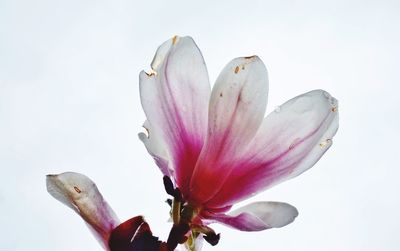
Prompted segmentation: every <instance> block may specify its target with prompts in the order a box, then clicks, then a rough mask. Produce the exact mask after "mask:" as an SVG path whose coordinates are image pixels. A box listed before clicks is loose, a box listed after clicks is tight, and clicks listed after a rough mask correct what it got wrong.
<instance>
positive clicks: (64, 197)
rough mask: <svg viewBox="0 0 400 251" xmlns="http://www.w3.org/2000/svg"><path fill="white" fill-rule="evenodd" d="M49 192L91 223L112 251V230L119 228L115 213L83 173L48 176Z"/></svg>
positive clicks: (101, 239)
mask: <svg viewBox="0 0 400 251" xmlns="http://www.w3.org/2000/svg"><path fill="white" fill-rule="evenodd" d="M46 185H47V191H48V192H49V193H50V194H51V195H52V196H53V197H54V198H55V199H57V200H59V201H60V202H62V203H63V204H65V205H66V206H68V207H70V208H71V209H72V210H74V211H75V212H76V213H77V214H79V215H80V216H81V217H82V219H83V220H84V221H85V222H86V223H87V224H88V226H89V228H90V229H91V230H92V231H93V233H94V234H95V236H96V237H97V238H98V240H99V241H100V242H101V243H102V245H103V247H104V249H106V250H109V247H108V239H109V237H110V234H111V231H112V230H113V229H114V228H115V227H117V226H118V225H119V223H120V222H119V220H118V218H117V216H116V215H115V213H114V211H113V210H112V209H111V207H110V206H109V205H108V203H107V202H106V201H105V200H104V199H103V196H102V195H101V194H100V192H99V190H98V189H97V186H96V184H95V183H93V181H91V180H90V179H89V178H88V177H86V176H85V175H83V174H80V173H73V172H66V173H62V174H58V175H47V177H46Z"/></svg>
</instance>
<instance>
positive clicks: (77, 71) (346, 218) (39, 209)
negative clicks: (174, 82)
mask: <svg viewBox="0 0 400 251" xmlns="http://www.w3.org/2000/svg"><path fill="white" fill-rule="evenodd" d="M399 14H400V2H399V1H396V0H394V1H366V0H364V1H361V0H360V1H349V0H345V1H330V2H329V3H328V1H318V0H316V1H296V0H291V1H262V0H259V1H232V0H229V1H211V0H210V1H204V0H203V1H177V0H168V1H162V0H160V1H128V0H127V1H109V2H106V1H75V0H72V1H54V0H47V1H42V0H39V1H29V0H2V1H1V2H0V170H1V174H0V250H7V251H27V250H29V251H53V250H57V251H70V250H77V251H79V250H82V251H97V250H101V248H100V245H99V244H98V243H97V241H96V240H95V239H94V238H93V236H92V235H91V233H90V232H89V230H88V229H87V228H86V226H85V225H84V223H83V222H82V220H81V219H80V218H79V217H78V216H77V215H75V214H74V212H72V210H70V209H69V208H67V207H65V206H64V205H62V204H61V203H59V202H58V201H56V200H54V199H53V198H52V197H51V196H50V195H48V194H47V192H46V188H45V175H46V174H48V173H60V172H64V171H76V172H81V173H84V174H86V175H88V176H89V177H91V178H92V179H93V180H94V181H95V182H96V183H97V185H98V187H99V189H100V190H101V191H102V193H103V195H104V196H105V197H106V199H107V200H108V202H109V203H110V204H111V206H112V207H113V208H114V210H115V211H116V213H117V214H118V215H119V217H120V218H121V219H123V220H125V219H128V218H130V217H132V216H135V215H138V214H143V215H145V216H146V219H147V221H148V222H149V223H150V225H151V227H152V230H153V232H154V233H155V234H156V235H159V236H160V237H161V238H162V239H166V236H167V234H168V231H169V228H170V227H171V225H170V223H167V219H168V206H167V204H165V203H164V200H165V199H166V198H167V196H166V194H165V192H164V190H163V187H162V175H161V173H160V172H159V170H158V168H157V167H156V166H155V164H154V162H153V160H152V159H151V158H150V156H149V155H148V154H147V152H146V150H145V148H144V146H143V145H142V143H141V142H140V141H139V140H138V138H137V133H138V132H140V131H141V130H142V129H141V125H142V123H143V121H144V120H145V116H144V113H143V111H142V108H141V105H140V100H139V92H138V89H139V88H138V74H139V72H140V71H141V70H142V69H144V70H147V69H149V68H150V66H149V65H150V62H151V60H152V58H153V55H154V53H155V51H156V49H157V47H158V46H159V45H160V44H161V43H162V42H163V41H165V40H167V39H169V38H170V37H172V36H173V35H190V36H192V37H193V38H194V40H195V41H196V43H197V44H198V46H199V47H200V49H201V50H202V53H203V55H204V57H205V61H206V63H207V66H208V70H209V74H210V80H211V82H214V80H215V79H216V77H217V75H218V74H219V72H220V70H221V69H222V68H223V67H224V65H225V64H226V63H227V62H228V61H230V60H231V59H232V58H234V57H238V56H246V55H254V54H256V55H258V56H259V57H260V58H261V59H262V60H263V61H264V63H265V64H266V66H267V68H268V70H269V76H270V94H269V106H268V111H267V112H269V111H272V110H273V109H274V107H276V106H277V105H279V104H281V103H283V102H285V101H286V100H288V99H290V98H292V97H294V96H296V95H298V94H301V93H304V92H307V91H309V90H312V89H325V90H327V91H329V92H330V93H331V94H332V95H333V96H334V97H336V98H337V99H338V100H339V102H340V103H339V112H340V128H339V131H338V133H337V135H336V137H335V138H334V143H333V146H332V147H331V149H330V150H329V151H328V152H327V153H326V154H325V155H324V156H323V158H322V159H321V160H320V161H319V162H318V163H317V164H316V165H315V166H314V167H313V168H312V169H311V170H310V171H307V172H306V173H304V174H302V175H301V176H299V177H297V178H295V179H293V180H290V181H287V182H285V183H283V184H280V185H278V186H276V187H274V188H272V189H270V190H268V191H266V192H264V193H262V194H260V195H258V196H257V197H256V198H251V199H249V200H248V201H246V203H248V202H251V201H256V200H272V201H283V202H288V203H290V204H292V205H294V206H296V207H297V209H298V210H299V213H300V214H299V216H298V218H297V219H296V220H295V222H294V223H292V224H291V225H289V226H287V227H285V228H281V229H273V230H267V231H264V232H259V233H243V232H238V231H236V230H232V229H229V228H226V227H223V226H221V225H215V226H214V228H215V229H216V231H218V232H221V233H222V238H221V241H220V244H218V246H216V247H214V248H212V247H210V246H208V245H207V244H205V245H204V249H203V250H205V251H211V250H254V251H256V250H260V251H264V250H270V251H276V250H279V251H280V250H307V251H309V250H316V251H317V250H325V251H330V250H332V251H334V250H335V251H336V250H350V251H354V250H362V251H367V250H398V247H399V246H400V236H399V233H400V220H399V217H398V215H399V212H400V196H399V191H400V182H399V176H400V171H399V168H400V167H399V163H400V157H399V156H400V153H399V142H400V137H399V132H398V130H399V129H400V118H399V116H400V106H399V104H398V102H399V95H400V94H399V91H400V88H399V84H400V77H399V65H400V64H399V58H400V47H399V45H400V32H399V31H400V15H399Z"/></svg>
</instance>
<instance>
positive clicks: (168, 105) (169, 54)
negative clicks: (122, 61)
mask: <svg viewBox="0 0 400 251" xmlns="http://www.w3.org/2000/svg"><path fill="white" fill-rule="evenodd" d="M151 67H152V72H151V73H149V74H148V73H145V72H144V71H142V72H141V73H140V97H141V102H142V106H143V109H144V111H145V113H146V116H147V120H148V121H149V123H150V124H151V125H152V131H150V132H149V137H151V136H152V133H153V131H154V132H155V134H157V135H159V137H160V139H159V140H160V141H162V142H163V143H162V144H164V145H165V146H166V147H167V149H166V151H167V153H168V156H170V158H171V159H170V161H171V163H170V165H171V167H172V168H173V169H174V170H175V176H176V177H175V179H176V182H177V185H178V186H179V187H180V188H181V190H182V191H183V192H184V193H185V192H186V191H187V190H188V189H187V188H188V183H189V181H190V178H191V175H192V171H193V168H194V166H195V163H196V161H197V158H198V155H199V153H200V151H201V148H202V146H203V143H204V138H205V135H206V129H207V127H206V126H207V105H208V100H209V95H210V85H209V81H208V73H207V69H206V66H205V63H204V60H203V56H202V55H201V52H200V50H199V49H198V48H197V46H196V44H195V43H194V41H193V40H192V39H191V38H190V37H174V38H172V39H170V40H168V41H166V42H165V43H163V44H162V45H161V46H160V47H159V48H158V50H157V53H156V55H155V57H154V59H153V62H152V64H151Z"/></svg>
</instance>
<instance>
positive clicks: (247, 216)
mask: <svg viewBox="0 0 400 251" xmlns="http://www.w3.org/2000/svg"><path fill="white" fill-rule="evenodd" d="M298 214H299V213H298V212H297V209H296V208H295V207H293V206H291V205H289V204H287V203H282V202H266V201H262V202H261V201H260V202H254V203H251V204H249V205H246V206H244V207H241V208H239V209H237V210H235V211H233V212H231V213H229V214H228V215H225V214H220V215H214V216H213V217H212V218H213V219H214V220H215V221H218V222H220V223H222V224H225V225H227V226H230V227H233V228H236V229H238V230H241V231H261V230H265V229H269V228H279V227H283V226H286V225H288V224H289V223H292V222H293V221H294V219H295V218H296V217H297V215H298Z"/></svg>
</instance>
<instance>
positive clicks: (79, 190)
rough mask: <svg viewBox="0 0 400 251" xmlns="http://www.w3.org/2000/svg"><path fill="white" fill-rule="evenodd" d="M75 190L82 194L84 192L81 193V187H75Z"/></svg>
mask: <svg viewBox="0 0 400 251" xmlns="http://www.w3.org/2000/svg"><path fill="white" fill-rule="evenodd" d="M74 189H75V191H76V192H77V193H82V191H81V189H79V187H74Z"/></svg>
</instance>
